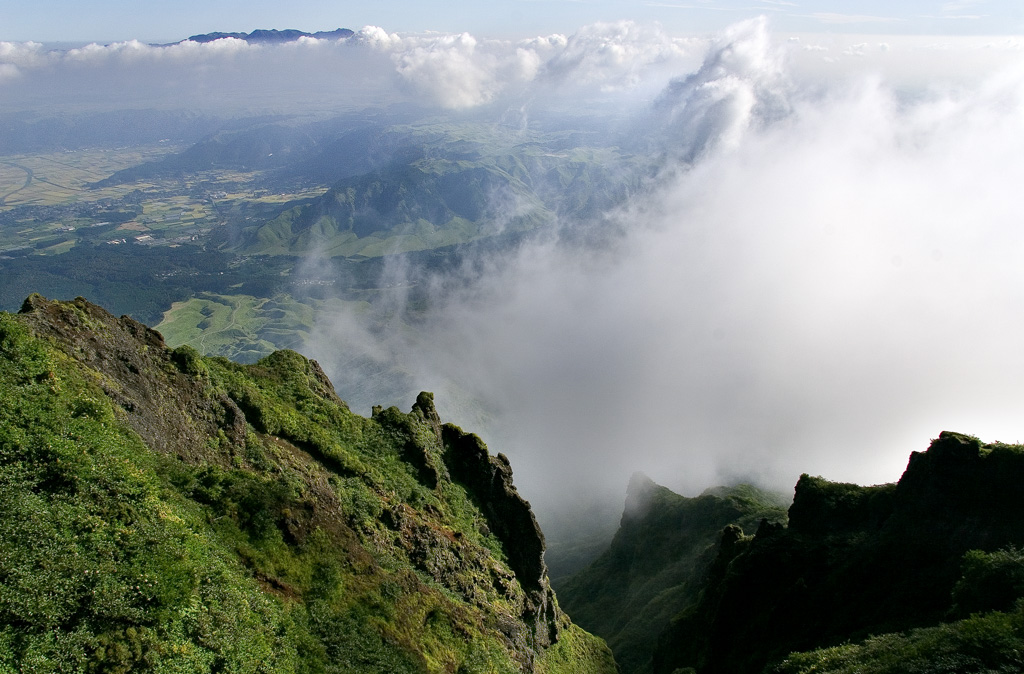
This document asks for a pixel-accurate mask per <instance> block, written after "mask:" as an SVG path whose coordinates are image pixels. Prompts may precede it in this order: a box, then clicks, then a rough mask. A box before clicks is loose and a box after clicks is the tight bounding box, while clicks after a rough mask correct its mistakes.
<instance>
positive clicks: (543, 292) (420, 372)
mask: <svg viewBox="0 0 1024 674" xmlns="http://www.w3.org/2000/svg"><path fill="white" fill-rule="evenodd" d="M807 44H808V42H807V40H806V38H801V39H797V40H787V41H781V40H777V39H772V36H771V35H770V34H769V33H768V32H767V28H766V26H765V24H764V23H763V22H762V21H753V22H748V23H745V24H740V25H738V26H735V27H734V28H732V29H730V30H729V31H727V32H725V33H724V34H723V35H721V36H719V38H717V39H716V40H715V41H713V43H712V44H711V45H710V46H709V47H708V50H707V52H706V55H705V57H704V58H703V61H702V64H700V65H698V66H697V67H696V68H695V69H694V70H693V71H691V72H683V73H681V74H679V75H678V76H677V77H676V78H674V79H671V80H670V81H668V82H666V83H665V85H664V86H663V87H662V89H661V91H660V92H659V93H658V94H657V95H656V96H654V97H652V100H651V101H650V102H649V104H648V105H647V106H646V107H645V108H644V110H642V111H640V112H638V122H637V124H638V127H637V128H643V129H644V130H645V131H644V133H645V137H646V138H647V139H648V140H652V141H654V142H656V143H657V145H658V149H657V151H660V152H662V153H663V155H664V157H665V160H664V163H663V165H662V169H661V170H660V171H659V173H658V175H657V177H656V178H654V179H653V180H652V181H651V184H650V185H649V188H648V189H647V190H645V191H643V193H641V194H638V195H636V197H635V198H634V199H632V200H630V201H629V202H628V203H626V204H625V205H624V206H623V207H622V208H621V209H619V210H618V211H616V212H614V213H608V214H607V219H606V220H605V221H602V222H599V223H593V224H592V227H593V228H594V229H595V230H598V231H602V232H604V233H605V236H603V237H601V242H602V243H600V244H598V245H581V244H580V237H578V236H565V232H562V234H563V235H562V236H559V235H557V234H556V235H553V236H551V237H548V238H546V239H542V240H539V241H532V242H531V243H529V244H526V245H524V246H523V247H521V248H519V249H518V250H516V251H515V252H514V253H507V252H506V253H504V254H502V255H496V256H492V257H488V258H486V259H484V260H474V263H473V264H472V265H467V267H472V269H473V271H472V272H470V271H468V270H467V269H457V270H449V271H448V272H446V273H444V274H440V275H438V276H436V277H434V278H432V279H427V280H423V279H416V280H415V281H409V282H418V283H431V284H433V285H432V288H433V289H434V290H433V294H432V296H433V297H435V298H436V302H435V306H434V308H433V310H432V313H431V315H430V317H429V318H428V319H427V320H426V321H425V322H424V323H422V324H417V325H416V326H415V328H414V329H408V327H404V328H399V326H398V325H397V323H396V324H395V329H394V330H390V331H384V332H383V333H382V332H380V331H374V332H372V333H371V332H368V331H363V329H362V327H361V323H360V320H361V319H360V318H359V317H353V316H344V315H342V316H333V317H331V318H330V319H326V318H325V320H324V321H323V322H322V323H321V326H320V329H321V335H320V341H319V342H316V341H314V343H313V349H312V351H313V355H315V357H317V358H319V359H320V360H321V361H322V362H324V363H325V364H326V366H327V367H328V370H329V371H331V372H332V374H334V376H335V377H336V379H337V380H339V381H342V382H344V385H345V386H350V385H351V386H357V383H356V382H348V381H347V379H346V370H345V362H346V361H345V359H347V358H350V356H351V354H352V353H361V354H364V355H368V357H371V358H375V359H377V361H378V362H379V363H381V364H382V365H385V364H392V365H393V364H395V363H398V364H400V367H401V368H402V369H403V370H404V371H405V372H406V373H407V375H408V380H409V381H411V382H414V387H415V388H422V389H427V390H433V391H434V392H435V395H436V399H437V401H438V404H439V407H440V409H441V410H442V415H443V416H445V417H446V418H449V419H453V420H455V421H456V422H458V423H460V424H464V425H465V426H466V427H467V428H470V429H473V430H476V431H477V432H479V433H480V434H481V435H482V436H483V437H484V438H485V440H487V441H488V442H489V443H490V445H491V447H492V449H493V450H495V451H502V452H505V453H506V454H508V455H509V456H510V458H511V459H512V463H513V466H514V467H515V470H516V476H517V477H516V479H517V484H519V485H520V489H521V491H523V492H524V494H526V496H527V497H528V498H530V499H531V500H532V501H533V502H534V505H535V506H536V507H538V509H539V510H540V511H541V513H542V514H543V513H554V512H557V511H559V510H561V509H563V508H565V507H566V506H567V505H568V504H578V503H581V502H587V503H589V502H591V501H592V500H593V499H595V498H597V499H602V498H604V499H612V500H617V499H621V497H622V494H623V493H624V489H625V484H626V482H627V480H628V477H629V475H630V474H631V473H632V472H633V471H637V470H640V471H644V472H645V473H647V474H648V475H649V476H651V477H652V478H653V479H655V481H657V482H660V483H662V484H666V485H668V486H670V487H672V488H674V489H677V490H679V491H680V492H682V493H684V494H689V495H694V494H696V493H699V492H700V491H702V490H703V489H705V488H707V487H710V486H714V485H718V484H728V483H736V482H739V481H748V482H753V483H755V484H759V485H762V486H766V487H770V488H774V489H778V490H780V491H783V492H784V493H785V492H790V493H791V490H792V487H793V485H794V484H795V482H796V480H797V479H798V477H799V475H800V474H801V473H804V472H806V473H811V474H816V475H823V476H825V477H828V478H830V479H833V480H840V481H849V482H858V483H862V484H876V483H881V482H891V481H894V480H896V479H898V478H899V476H900V474H901V473H902V471H903V469H904V468H905V466H906V462H907V458H908V456H909V453H910V452H912V451H918V450H923V449H925V448H926V447H927V445H928V442H929V440H930V439H931V438H934V437H936V436H937V435H938V433H939V432H940V431H942V430H947V429H948V430H958V431H962V432H967V433H973V434H977V435H979V436H981V437H982V438H983V439H985V440H987V441H994V440H1000V441H1006V442H1015V441H1017V440H1019V439H1021V438H1022V437H1024V433H1022V428H1024V425H1022V422H1021V415H1020V412H1021V410H1022V409H1024V394H1022V393H1021V390H1020V385H1019V383H1020V381H1021V380H1022V375H1024V358H1022V356H1021V350H1020V348H1019V346H1018V344H1017V339H1016V335H1017V334H1018V333H1019V332H1020V327H1021V323H1022V322H1024V313H1022V308H1024V304H1022V302H1021V299H1022V298H1021V295H1022V292H1024V272H1022V266H1021V264H1020V259H1021V254H1022V250H1021V244H1022V243H1024V240H1022V239H1024V235H1022V230H1021V226H1020V214H1021V201H1020V197H1019V196H1018V195H1019V188H1018V186H1019V185H1020V184H1021V182H1020V181H1021V180H1022V179H1024V162H1022V160H1021V157H1022V156H1024V153H1022V151H1024V128H1022V125H1024V99H1022V95H1024V69H1022V63H1021V60H1020V57H1019V54H1018V52H1017V51H1016V47H1015V46H1012V45H1011V46H1008V47H1007V48H1005V49H1000V50H997V51H998V54H997V55H996V56H995V57H993V50H992V47H991V45H989V46H987V47H986V46H984V45H983V44H974V45H966V44H965V45H961V47H960V48H957V49H956V50H954V51H955V52H956V53H955V57H953V56H951V55H950V54H948V53H947V52H946V50H945V49H938V48H935V47H934V45H933V46H927V45H923V44H922V43H921V42H914V41H912V40H907V41H906V42H905V43H903V44H900V43H896V44H892V43H880V42H877V41H876V42H873V43H871V44H863V43H856V42H854V44H855V48H851V47H849V46H842V51H837V48H836V46H835V42H834V41H833V42H832V46H831V47H820V48H814V45H812V48H807ZM947 47H948V45H947ZM921 50H926V51H927V52H928V53H931V54H933V55H935V56H936V57H935V58H934V59H933V64H932V65H933V68H932V69H931V70H929V69H928V68H926V67H925V61H927V60H928V59H927V58H926V56H925V55H924V54H922V53H921ZM844 52H845V55H844ZM822 53H825V55H826V56H827V57H829V58H832V59H833V60H832V61H831V62H826V61H820V62H819V60H818V59H820V58H822V57H821V54H822ZM829 54H831V55H832V56H829ZM952 61H956V62H957V65H956V66H955V67H948V68H947V67H944V66H945V64H948V63H951V62H952ZM830 66H834V67H831V68H830ZM481 266H483V268H485V269H486V272H485V273H482V274H481V273H480V268H481ZM406 272H407V270H404V269H402V268H401V267H400V266H396V267H395V268H393V269H392V270H391V274H392V275H393V278H394V279H395V285H396V286H397V285H401V283H402V281H403V279H405V280H406V281H408V279H407V278H406V276H405V274H406ZM457 278H462V279H464V280H465V282H464V283H454V282H453V279H457ZM467 279H468V280H467ZM452 288H457V289H458V290H452ZM399 301H400V300H399ZM391 315H395V314H391ZM336 354H343V355H342V358H341V359H340V360H339V358H338V357H337V356H336ZM342 395H343V396H344V395H345V393H343V394H342ZM393 402H395V403H396V404H399V405H400V406H403V407H407V406H408V401H407V400H405V401H402V400H395V401H393Z"/></svg>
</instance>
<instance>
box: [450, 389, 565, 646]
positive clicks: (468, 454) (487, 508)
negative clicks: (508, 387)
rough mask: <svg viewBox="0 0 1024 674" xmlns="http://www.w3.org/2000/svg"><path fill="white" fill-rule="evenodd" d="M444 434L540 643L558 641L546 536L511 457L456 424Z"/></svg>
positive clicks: (454, 468) (459, 478)
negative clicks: (515, 478)
mask: <svg viewBox="0 0 1024 674" xmlns="http://www.w3.org/2000/svg"><path fill="white" fill-rule="evenodd" d="M430 410H433V405H432V403H431V405H430ZM434 416H436V413H435V414H434ZM441 437H442V440H443V442H444V461H445V465H446V466H447V467H448V471H449V472H450V474H451V477H452V479H453V480H454V481H455V482H457V483H459V484H461V485H462V486H463V487H465V488H466V491H467V492H468V493H469V495H470V498H471V499H472V500H473V502H474V503H475V504H476V505H477V506H478V507H479V508H480V510H481V511H483V513H484V514H485V515H486V516H487V522H488V527H489V529H490V531H491V532H492V533H493V534H494V535H495V536H497V538H498V540H500V541H501V542H502V545H503V547H504V549H505V554H506V555H507V556H508V563H509V566H510V567H512V570H513V571H514V572H515V574H516V577H517V578H519V580H520V582H521V583H522V585H523V589H524V590H526V592H527V596H528V602H527V605H526V607H525V609H526V610H525V611H524V616H523V617H524V618H525V619H526V620H527V621H528V622H529V623H530V624H532V625H533V631H534V635H533V638H534V640H535V642H536V644H537V646H539V647H545V646H547V645H549V644H551V643H554V642H555V641H557V640H558V625H559V621H558V609H557V607H556V604H555V600H554V592H553V591H552V590H551V586H550V583H549V582H548V577H547V566H546V565H545V564H544V534H543V533H541V530H540V525H538V524H537V519H536V518H535V517H534V515H533V511H532V510H531V509H530V504H529V503H528V502H527V501H526V500H525V499H523V497H522V496H520V495H519V492H518V491H516V488H515V486H514V485H513V484H512V466H511V465H510V464H509V461H508V457H506V456H505V455H504V454H498V455H497V456H491V455H490V454H489V453H488V451H487V445H485V444H484V442H483V441H482V440H481V439H480V438H479V437H478V436H476V435H475V434H472V433H465V432H463V430H462V429H461V428H459V427H458V426H455V425H453V424H445V425H444V426H443V427H442V428H441Z"/></svg>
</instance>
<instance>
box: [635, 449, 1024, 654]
mask: <svg viewBox="0 0 1024 674" xmlns="http://www.w3.org/2000/svg"><path fill="white" fill-rule="evenodd" d="M1021 484H1024V448H1022V447H1019V446H1011V445H1004V444H991V445H982V443H981V442H980V441H978V439H977V438H974V437H971V436H966V435H961V434H957V433H948V432H944V433H942V434H940V436H939V438H938V439H936V440H934V441H933V442H932V443H931V446H930V447H929V448H928V450H927V451H926V452H914V453H913V454H912V455H911V457H910V461H909V464H908V466H907V470H906V472H905V473H904V474H903V477H902V478H901V479H900V481H899V482H898V483H896V484H885V485H879V486H873V487H860V486H857V485H852V484H839V483H832V482H828V481H826V480H823V479H821V478H815V477H810V476H807V475H804V476H803V477H801V478H800V481H799V482H798V484H797V486H796V492H795V497H794V501H793V505H792V507H791V508H790V510H789V525H788V527H782V526H772V525H768V524H764V525H762V526H760V527H759V528H758V530H757V532H756V534H754V535H753V536H745V535H744V534H743V532H742V531H741V530H740V529H738V528H730V529H727V530H726V531H725V533H724V534H723V536H722V540H721V542H720V544H719V548H718V553H717V557H716V559H715V561H714V563H713V564H712V565H711V567H710V569H709V571H708V575H707V578H706V580H705V583H704V589H703V594H702V595H701V600H700V602H699V603H698V604H697V605H695V606H694V607H692V608H691V609H690V610H688V611H687V612H685V613H684V614H683V615H681V616H680V617H679V618H677V619H676V620H675V621H674V622H673V623H672V625H671V626H670V627H669V628H668V629H667V630H666V631H665V632H664V633H663V634H662V635H661V637H660V640H659V645H658V649H657V651H656V653H655V656H654V671H655V672H658V673H661V672H664V673H666V674H668V673H671V672H674V671H676V670H677V669H680V668H684V667H693V668H694V669H696V671H697V672H700V673H702V674H703V673H710V672H722V673H725V672H729V673H742V672H760V671H762V670H763V669H764V668H765V667H766V666H767V665H770V664H772V663H778V662H780V661H782V660H783V659H785V658H786V656H787V655H789V654H791V653H794V652H799V651H807V650H811V649H822V648H824V649H826V650H823V651H820V652H817V653H815V654H812V655H810V656H800V657H796V656H794V657H793V658H791V659H790V660H788V661H787V663H786V665H784V666H783V668H782V669H780V670H779V671H785V672H805V671H806V672H811V671H814V672H829V671H836V672H839V671H842V672H847V671H849V672H852V671H858V672H882V671H885V672H888V671H892V672H897V671H933V672H946V671H948V672H970V671H1020V667H1021V666H1022V665H1024V661H1021V657H1020V655H1019V654H1018V653H1019V652H1020V648H1021V647H1022V646H1024V613H1022V612H1021V610H1024V608H1021V607H1020V606H1018V610H1017V611H1016V612H1015V613H1013V614H999V615H996V614H988V615H987V616H986V617H984V618H979V619H977V620H976V621H975V622H971V619H968V616H969V615H970V614H971V613H974V612H978V611H981V612H985V611H1002V610H1011V609H1013V607H1014V601H1015V600H1016V599H1018V598H1020V597H1022V596H1024V581H1022V580H1021V579H1024V559H1022V556H1021V555H1020V554H1019V553H1018V552H1017V547H1018V546H1021V545H1024V500H1022V499H1021V498H1020V493H1021V492H1020V489H1021ZM972 551H973V552H972ZM965 619H966V620H965ZM943 621H959V622H952V623H949V624H947V625H945V626H944V627H941V628H940V627H938V626H939V624H940V623H942V622H943ZM924 628H930V629H931V630H932V631H928V630H925V629H924ZM871 635H887V636H885V637H884V638H880V639H876V640H874V641H870V640H869V641H868V642H866V645H865V646H855V645H849V643H850V642H857V641H860V640H864V639H867V638H868V637H870V636H871ZM842 644H847V645H845V646H840V645H842ZM830 647H831V648H830ZM880 654H887V655H886V656H885V657H881V656H880ZM872 658H874V660H875V664H872V665H870V666H869V665H868V664H867V661H868V660H869V659H872ZM886 658H888V659H886ZM911 661H913V663H914V664H913V666H911V664H910V663H911ZM876 665H877V667H876Z"/></svg>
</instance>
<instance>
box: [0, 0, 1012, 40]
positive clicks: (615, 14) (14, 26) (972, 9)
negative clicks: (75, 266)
mask: <svg viewBox="0 0 1024 674" xmlns="http://www.w3.org/2000/svg"><path fill="white" fill-rule="evenodd" d="M759 14H766V15H769V16H771V17H772V21H773V25H774V26H775V27H776V29H777V30H784V31H789V32H809V33H816V32H854V33H891V34H919V35H920V34H932V35H1006V34H1021V33H1022V32H1024V6H1022V5H1021V3H1020V2H1017V1H1016V0H946V1H941V2H940V1H934V0H905V1H901V2H891V1H890V2H886V1H882V0H863V1H860V2H850V1H849V0H845V1H844V0H486V1H485V0H448V1H446V2H421V1H418V0H376V1H375V2H361V3H353V2H336V1H334V0H298V1H296V2H289V3H282V2H278V1H277V0H252V1H250V0H244V1H243V0H179V1H177V2H173V3H152V2H141V1H140V0H89V1H87V2H82V1H81V0H36V1H35V2H23V1H22V0H0V40H6V41H17V42H24V41H29V40H32V41H37V42H60V41H66V42H83V41H84V42H91V41H96V42H100V43H107V42H115V41H125V40H133V39H134V40H140V41H142V42H155V43H164V42H173V41H177V40H180V39H183V38H185V37H188V36H189V35H194V34H197V33H207V32H213V31H223V32H231V31H246V32H248V31H251V30H254V29H257V28H263V29H269V28H277V29H285V28H297V29H300V30H306V31H310V32H315V31H318V30H332V29H334V28H350V29H353V30H356V29H359V28H361V27H363V26H366V25H373V26H381V27H383V28H384V29H385V30H388V31H397V32H422V31H441V32H463V31H467V32H470V33H472V34H474V35H477V36H487V37H500V38H512V37H527V36H536V35H547V34H551V33H563V34H568V33H572V32H574V31H575V30H576V29H577V28H579V27H580V26H583V25H586V24H591V23H595V22H601V21H604V22H607V21H619V20H624V19H626V20H632V21H638V22H645V23H651V22H657V23H659V24H660V25H662V26H663V27H664V28H665V29H666V30H668V31H670V32H672V33H675V34H680V33H685V34H704V33H709V32H713V31H717V30H721V29H722V28H724V27H725V26H727V25H729V24H731V23H734V22H736V21H739V20H742V19H745V18H750V17H751V16H756V15H759Z"/></svg>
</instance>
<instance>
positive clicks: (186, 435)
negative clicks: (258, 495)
mask: <svg viewBox="0 0 1024 674" xmlns="http://www.w3.org/2000/svg"><path fill="white" fill-rule="evenodd" d="M20 315H21V316H23V318H24V319H25V320H26V322H27V324H28V325H29V327H30V329H31V330H32V331H33V332H34V333H35V334H36V335H37V336H39V337H41V338H43V339H47V340H50V341H52V342H53V343H55V344H57V345H58V346H59V347H60V349H61V351H63V352H64V353H66V354H67V355H68V356H70V357H71V358H74V359H75V360H77V361H79V362H80V363H81V364H82V365H84V366H85V367H87V368H89V369H90V370H91V371H92V372H93V373H94V376H95V377H96V379H97V383H98V384H99V386H100V388H101V389H102V390H103V392H104V393H105V394H106V395H107V397H108V398H110V400H111V401H112V402H114V403H115V404H116V405H117V409H119V410H120V416H121V419H122V421H123V422H124V423H125V424H126V425H127V426H128V427H130V428H131V429H132V430H133V431H135V432H136V433H138V434H139V436H140V437H141V438H142V439H143V440H144V441H145V442H146V444H147V445H148V446H150V447H152V448H153V449H155V450H157V451H159V452H162V453H165V454H170V455H173V456H177V457H179V458H181V459H183V460H186V461H191V462H196V461H199V460H213V461H215V462H221V463H229V462H231V461H232V459H233V457H232V455H231V454H230V453H227V454H217V455H214V456H211V454H210V451H209V438H210V437H211V436H212V437H218V432H222V433H224V434H225V435H226V436H227V440H228V443H227V445H226V446H228V447H233V448H236V449H237V450H239V453H240V455H244V448H245V440H246V419H245V415H244V414H243V413H242V411H241V410H240V409H239V407H238V405H237V404H236V403H235V402H234V401H233V400H232V399H231V398H230V397H228V396H227V395H225V394H223V393H219V394H216V395H214V396H212V397H211V396H209V395H207V394H206V386H205V385H204V382H203V380H202V378H201V377H197V376H196V375H197V374H199V373H200V370H199V369H196V368H198V367H200V366H199V365H198V362H199V360H198V354H197V353H195V351H194V350H191V349H188V348H187V347H186V348H185V349H182V350H176V351H175V350H171V349H169V348H168V347H167V345H166V344H165V343H164V339H163V336H162V335H161V334H160V333H159V332H157V331H156V330H152V329H150V328H148V327H146V326H145V325H143V324H142V323H139V322H138V321H136V320H134V319H132V318H131V317H129V316H122V317H121V318H115V317H114V316H113V315H111V314H110V313H109V312H107V311H106V310H105V309H103V308H102V307H99V306H97V305H95V304H92V303H90V302H88V301H87V300H85V299H84V298H81V297H78V298H76V299H75V300H74V301H72V302H54V301H50V300H47V299H46V298H44V297H42V296H41V295H31V296H29V297H28V298H27V299H26V300H25V302H24V304H23V305H22V307H21V311H20Z"/></svg>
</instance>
